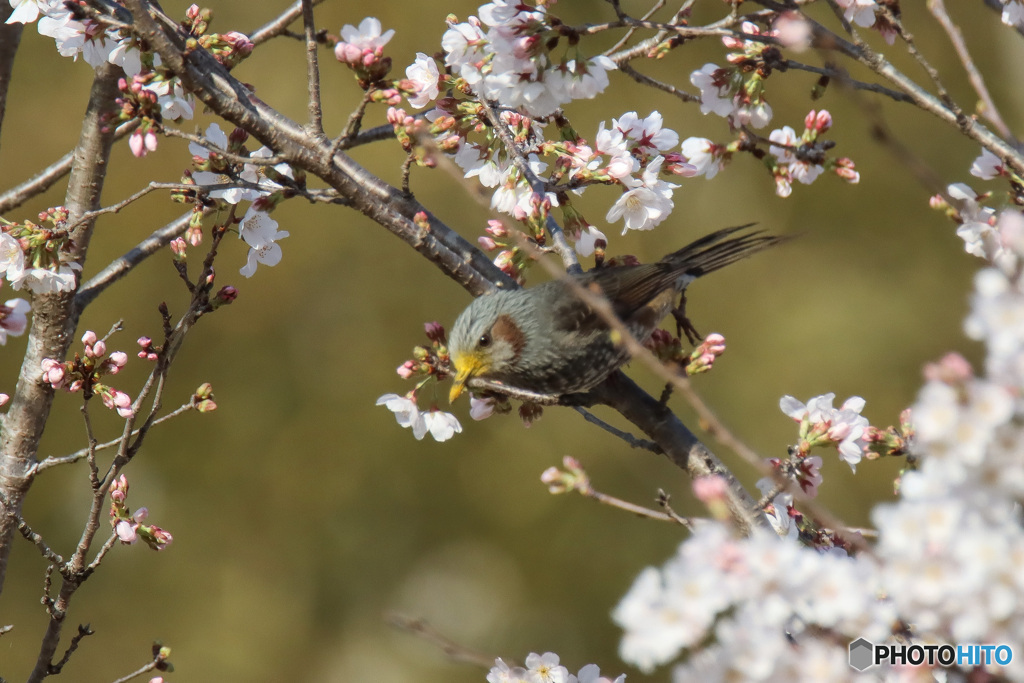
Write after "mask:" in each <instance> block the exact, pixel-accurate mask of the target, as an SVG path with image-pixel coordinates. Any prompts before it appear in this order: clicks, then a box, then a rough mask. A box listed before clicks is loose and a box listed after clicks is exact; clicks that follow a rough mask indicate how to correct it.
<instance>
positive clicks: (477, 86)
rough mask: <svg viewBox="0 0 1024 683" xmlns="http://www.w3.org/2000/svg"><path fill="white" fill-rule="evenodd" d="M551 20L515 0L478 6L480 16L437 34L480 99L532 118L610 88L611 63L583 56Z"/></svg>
mask: <svg viewBox="0 0 1024 683" xmlns="http://www.w3.org/2000/svg"><path fill="white" fill-rule="evenodd" d="M553 19H554V18H553V17H551V16H549V14H548V11H547V9H546V8H545V7H542V6H539V5H538V6H536V7H531V6H529V5H527V4H526V3H522V2H519V1H518V0H496V1H495V2H491V3H487V4H485V5H481V6H480V8H479V18H477V17H475V16H474V17H470V18H469V20H468V21H466V22H462V23H458V22H455V21H450V22H449V28H448V30H447V31H446V32H445V34H444V36H443V37H442V38H441V47H442V48H443V49H444V51H445V65H446V66H447V67H448V68H449V69H450V70H451V72H452V73H454V74H456V75H457V76H458V77H459V78H460V79H461V80H462V81H464V82H465V84H466V85H467V86H468V87H469V88H470V89H472V91H473V92H474V93H476V94H477V95H478V96H479V97H485V98H487V99H488V100H493V101H496V102H498V103H499V104H500V105H501V106H502V107H508V108H511V109H518V110H522V111H523V112H524V113H525V114H527V115H528V116H531V117H539V118H542V117H546V116H550V115H552V114H554V113H555V112H556V111H557V109H558V108H559V107H560V106H561V105H563V104H566V103H568V102H570V101H572V100H577V99H592V98H594V97H595V96H597V95H598V94H600V93H601V92H603V91H604V89H605V88H606V87H607V86H608V71H612V70H614V69H615V68H616V66H615V63H614V62H612V60H611V59H609V58H608V57H605V56H603V55H599V56H596V57H588V56H586V55H585V54H583V52H582V50H581V49H580V46H579V43H578V41H575V40H570V39H569V38H568V36H566V35H564V34H563V33H562V32H561V31H560V30H559V28H560V27H561V22H560V21H555V20H553ZM560 43H563V45H564V43H568V45H567V47H563V46H562V45H560ZM556 52H558V53H560V56H556ZM428 87H429V84H428Z"/></svg>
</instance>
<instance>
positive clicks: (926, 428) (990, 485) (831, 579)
mask: <svg viewBox="0 0 1024 683" xmlns="http://www.w3.org/2000/svg"><path fill="white" fill-rule="evenodd" d="M964 188H965V189H958V190H957V193H956V194H954V193H953V192H951V193H950V194H951V196H952V197H953V199H954V200H955V201H958V203H959V208H958V209H957V208H954V207H950V206H949V205H948V204H947V205H945V206H946V208H948V209H949V210H950V214H951V216H952V217H953V218H955V219H956V220H957V221H958V222H960V224H961V229H962V230H963V227H964V226H965V225H968V224H969V223H971V222H973V223H974V224H975V227H972V228H968V229H969V230H977V231H978V233H979V234H978V237H977V239H967V238H965V243H966V250H967V251H968V252H969V253H972V254H976V255H978V256H981V257H982V258H985V259H986V260H987V261H988V266H987V267H986V268H984V269H983V270H982V271H981V272H979V273H978V275H977V277H976V278H975V291H974V294H973V296H972V298H971V310H970V313H969V315H968V318H967V320H966V323H965V329H966V331H967V334H968V335H969V336H971V337H972V338H974V339H977V340H979V341H982V342H984V343H985V345H986V350H987V358H986V364H985V372H984V373H983V374H976V373H975V371H974V369H973V368H972V367H971V366H970V364H969V363H968V362H967V361H966V360H965V359H964V358H963V357H962V356H960V355H958V354H948V355H947V356H945V357H944V358H942V359H941V360H940V361H938V362H936V363H932V364H929V365H928V366H927V367H926V368H925V384H924V386H923V387H922V389H921V391H920V393H919V395H918V398H917V401H916V402H915V404H914V405H913V406H912V408H911V409H910V410H909V411H905V412H904V413H903V414H902V415H901V416H900V425H899V427H890V428H888V429H887V430H880V429H878V428H875V427H872V426H870V425H868V423H867V421H866V419H865V418H863V417H862V416H861V414H860V413H861V410H862V409H863V405H864V402H863V400H862V399H860V398H858V397H853V398H852V399H849V400H847V401H846V402H845V403H844V404H843V405H842V406H841V407H840V408H838V409H836V408H833V406H832V401H833V399H834V395H832V394H827V395H824V396H818V397H814V398H812V399H811V400H810V401H808V402H807V403H806V404H804V403H801V402H800V401H797V400H796V399H793V398H792V397H785V398H783V399H782V401H781V403H780V406H781V408H782V409H783V411H784V412H785V413H786V414H787V415H789V416H790V417H792V418H793V419H794V420H796V421H797V422H798V423H799V424H800V440H799V442H798V443H797V445H796V446H794V447H793V448H792V449H791V454H792V456H793V459H792V460H791V461H790V464H791V465H792V467H790V468H789V469H788V470H786V471H785V472H784V473H785V474H787V475H789V476H791V477H793V478H795V479H796V480H797V481H798V482H799V483H800V485H801V487H803V489H804V491H805V492H807V493H810V494H812V495H813V492H814V490H815V489H816V488H817V487H818V486H819V485H820V484H821V475H820V471H819V470H820V467H821V460H820V458H817V456H808V455H807V453H808V452H809V451H810V449H811V448H813V447H815V446H830V447H835V448H837V449H838V450H839V453H840V457H841V458H842V459H844V460H845V461H847V462H848V463H849V464H850V465H851V467H852V466H853V465H854V464H856V463H857V462H858V461H860V460H861V459H862V458H872V457H877V456H878V455H904V456H907V467H906V468H905V469H904V471H903V472H902V473H901V476H900V486H899V495H900V497H899V499H898V500H897V501H896V502H894V503H887V504H881V505H879V506H877V507H876V508H875V509H874V510H873V512H872V515H871V518H872V522H873V525H874V527H875V530H876V533H877V538H878V540H877V543H876V544H875V545H874V546H873V548H872V552H871V553H870V554H868V553H857V554H854V555H852V556H851V555H848V552H850V551H851V550H852V548H851V547H849V544H847V545H846V546H841V545H834V546H831V547H830V546H828V545H821V546H819V547H817V548H811V547H807V546H806V545H802V544H801V543H800V540H805V541H806V540H807V539H806V538H805V537H803V534H798V533H797V526H798V525H797V524H793V523H788V524H787V523H786V522H785V521H783V518H789V517H796V518H799V516H800V515H799V514H798V513H795V511H794V510H793V509H792V506H791V503H792V497H789V498H788V500H787V499H786V498H785V497H782V498H780V497H776V498H774V499H773V500H772V501H770V504H769V512H770V513H772V514H771V515H770V518H771V517H774V519H773V523H774V525H775V528H776V531H777V532H778V534H777V535H771V534H766V533H763V532H760V531H759V532H756V533H754V534H753V535H751V536H750V537H748V538H744V539H738V538H736V537H735V536H734V535H733V533H732V532H731V530H730V529H729V527H728V526H727V525H724V524H722V523H719V522H706V523H704V524H701V525H698V526H697V529H696V531H695V533H694V535H693V537H692V538H690V539H689V540H687V541H686V542H684V543H683V545H682V546H681V547H680V549H679V551H678V553H677V554H676V556H675V557H674V558H673V559H672V560H670V561H669V562H668V563H667V564H666V565H664V566H663V567H661V568H653V567H652V568H648V569H645V570H644V571H643V572H642V573H641V574H640V576H639V577H638V578H637V580H636V582H635V583H634V585H633V587H632V589H631V590H630V591H629V593H627V595H626V596H625V597H624V598H623V600H622V602H621V603H620V604H619V606H618V607H617V608H616V610H615V613H614V618H615V620H616V621H617V622H618V623H619V624H620V625H621V626H622V627H623V628H624V630H625V633H624V636H623V640H622V644H621V654H622V656H623V657H624V658H625V659H626V660H627V661H630V662H632V663H634V664H636V665H637V666H640V667H642V668H645V669H649V668H652V667H654V666H657V665H659V664H663V663H667V662H670V661H672V660H675V659H677V658H678V657H679V655H680V654H681V653H683V652H684V651H688V652H689V653H690V654H689V656H688V657H687V658H686V659H685V661H684V662H683V663H682V664H680V665H678V666H677V668H676V671H675V678H676V680H722V679H735V680H755V679H756V680H769V679H770V680H852V679H855V678H857V676H858V674H857V673H856V672H855V671H854V670H853V669H851V668H850V667H849V666H848V663H847V648H846V645H847V643H849V642H851V641H853V640H854V639H856V638H858V637H864V638H867V639H868V640H870V641H872V642H874V643H883V642H895V641H897V640H898V641H899V642H907V641H908V640H909V641H910V642H916V643H923V644H957V643H1019V642H1022V640H1024V614H1022V613H1021V612H1020V610H1019V609H1017V606H1019V605H1020V604H1021V603H1022V602H1024V578H1022V575H1021V573H1020V571H1019V566H1020V563H1021V562H1022V561H1024V526H1022V522H1021V518H1020V508H1019V501H1020V500H1021V499H1024V463H1022V461H1021V458H1020V452H1021V448H1022V446H1024V427H1022V425H1024V404H1022V403H1021V401H1020V399H1019V397H1020V395H1021V392H1022V391H1024V370H1022V368H1024V324H1021V323H1020V321H1022V320H1024V274H1022V269H1021V267H1020V264H1021V263H1022V259H1024V217H1022V216H1021V215H1020V213H1019V212H1018V211H1016V210H1015V209H1007V210H1004V211H1003V212H1002V213H1001V214H999V216H998V218H996V214H995V212H994V211H991V212H990V211H985V210H984V209H983V208H982V207H980V206H979V205H978V202H979V201H980V199H981V198H980V197H979V196H978V195H976V194H975V193H973V191H969V188H966V186H964ZM951 189H952V188H951ZM957 195H959V196H957ZM965 232H966V231H963V233H965ZM963 233H962V236H963ZM911 418H912V423H913V424H912V425H911ZM785 465H786V463H782V464H781V465H780V467H783V466H785ZM759 485H760V486H761V488H762V491H763V492H765V493H767V492H768V489H771V490H772V491H775V490H776V488H777V487H775V485H774V483H773V482H772V481H771V480H763V481H762V482H761V483H760V484H759ZM801 531H802V530H801ZM844 533H845V534H849V533H851V532H849V531H846V532H844ZM798 539H799V540H798ZM709 642H710V643H712V644H711V645H707V646H703V645H704V644H706V643H709ZM982 669H984V670H985V671H984V672H983V671H982ZM878 673H880V674H881V675H883V676H884V675H893V676H898V675H903V674H906V675H913V673H912V672H911V671H892V672H886V671H881V672H878ZM917 673H920V674H925V673H928V672H926V671H918V672H917ZM933 673H936V674H937V673H939V672H933ZM963 673H964V675H970V674H972V673H976V674H977V675H979V676H984V675H986V674H996V675H1000V676H1006V677H1007V678H1008V679H1011V680H1016V679H1020V678H1021V677H1024V663H1022V662H1019V661H1011V662H1010V664H1009V665H1008V666H1005V667H1001V668H999V669H995V668H994V667H993V668H990V667H989V666H988V665H982V666H979V667H978V668H977V670H975V671H974V672H972V671H971V670H970V669H968V670H967V671H964V672H963Z"/></svg>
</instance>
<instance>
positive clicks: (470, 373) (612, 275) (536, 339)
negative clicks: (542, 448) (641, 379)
mask: <svg viewBox="0 0 1024 683" xmlns="http://www.w3.org/2000/svg"><path fill="white" fill-rule="evenodd" d="M751 225H752V224H748V225H742V226H738V227H732V228H725V229H722V230H718V231H716V232H712V233H710V234H708V235H705V236H704V237H701V238H700V239H698V240H696V241H694V242H691V243H690V244H688V245H686V246H685V247H683V248H682V249H679V250H678V251H675V252H672V253H671V254H668V255H667V256H664V257H663V258H661V259H660V260H658V261H656V262H654V263H648V264H641V265H620V266H606V267H603V268H597V269H594V270H591V271H587V272H585V273H580V274H575V275H570V276H567V277H572V278H573V279H575V280H576V282H577V283H579V284H580V285H582V286H584V287H589V288H591V289H593V288H594V286H595V285H596V287H597V288H599V289H600V291H601V293H602V294H603V295H604V296H605V297H606V298H607V299H608V301H609V302H610V303H611V306H612V310H613V311H614V312H615V315H616V316H618V317H619V319H620V320H622V321H623V322H624V323H625V324H626V327H627V329H628V330H629V332H630V333H631V334H632V335H633V336H634V337H636V338H637V339H638V340H639V341H640V342H644V341H646V340H647V338H648V337H650V335H651V333H652V332H653V331H654V330H655V329H656V328H657V327H658V325H659V324H660V323H661V321H662V319H664V318H665V317H666V316H667V315H668V314H669V313H673V314H674V316H675V317H676V322H677V326H678V327H679V330H680V333H681V332H683V331H685V332H686V334H687V337H688V338H689V339H690V341H691V342H693V341H694V340H695V336H694V335H695V334H696V330H695V329H693V325H692V324H690V322H689V320H688V319H687V318H686V316H685V312H684V306H685V290H686V288H687V286H688V285H690V283H692V282H693V281H694V280H696V279H697V278H699V277H701V276H703V275H707V274H708V273H711V272H713V271H716V270H718V269H720V268H723V267H725V266H727V265H729V264H730V263H734V262H736V261H738V260H740V259H742V258H746V257H747V256H750V255H751V254H754V253H756V252H758V251H761V250H763V249H767V248H768V247H771V246H774V245H776V244H779V243H781V242H783V241H786V240H787V239H789V238H788V237H785V236H778V235H771V234H766V233H764V232H763V231H751V230H748V228H750V227H751ZM676 297H680V304H679V306H678V307H677V306H675V305H674V303H675V300H676ZM448 353H449V358H450V363H451V368H452V371H453V375H454V381H453V384H452V388H451V391H450V393H449V396H448V398H449V401H450V402H454V401H455V400H456V399H457V398H458V397H459V396H460V395H461V394H462V393H463V392H464V391H465V390H466V385H467V383H468V382H469V381H470V380H471V379H473V378H480V379H483V380H486V381H488V382H490V383H492V384H493V383H497V384H502V385H505V386H507V387H511V388H513V389H518V390H521V391H523V392H527V393H532V394H539V395H544V396H562V395H566V394H574V393H580V392H584V391H587V390H589V389H591V388H593V387H594V386H596V385H598V384H600V383H601V382H602V381H603V380H604V379H606V378H607V377H608V376H609V375H611V374H612V373H613V372H614V371H615V370H617V369H618V368H619V367H620V366H621V365H622V364H623V363H625V362H626V361H627V360H629V352H628V351H627V350H626V348H625V347H624V345H622V344H621V343H616V341H615V336H614V335H613V334H612V333H611V328H610V327H609V326H608V324H607V322H606V321H605V320H604V319H602V318H601V317H600V315H598V314H597V313H595V312H594V311H593V310H592V309H591V307H590V306H588V305H587V304H585V303H584V302H583V301H582V300H581V299H580V298H579V297H578V296H576V294H575V293H574V292H573V291H572V288H571V286H570V285H569V284H568V283H566V282H565V281H563V280H561V279H558V280H552V281H550V282H545V283H543V284H541V285H537V286H536V287H530V288H527V289H515V290H502V291H497V292H493V293H491V294H484V295H482V296H479V297H477V298H476V299H474V300H473V301H472V302H471V303H470V304H469V306H467V307H466V309H465V310H463V311H462V313H461V314H459V316H458V318H456V320H455V324H454V325H453V326H452V332H451V335H449V342H448Z"/></svg>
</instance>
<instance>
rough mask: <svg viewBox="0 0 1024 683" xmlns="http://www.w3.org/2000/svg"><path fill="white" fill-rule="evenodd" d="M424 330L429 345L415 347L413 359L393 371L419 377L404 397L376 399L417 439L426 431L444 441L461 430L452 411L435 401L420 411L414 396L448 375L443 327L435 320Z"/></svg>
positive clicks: (409, 376) (407, 377)
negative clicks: (441, 407) (447, 411)
mask: <svg viewBox="0 0 1024 683" xmlns="http://www.w3.org/2000/svg"><path fill="white" fill-rule="evenodd" d="M424 331H425V332H426V335H427V339H428V340H429V341H430V346H417V347H416V348H414V349H413V357H412V359H411V360H407V361H405V362H404V363H402V364H401V365H399V366H398V369H397V370H396V372H397V373H398V375H399V377H401V378H403V379H412V378H414V377H415V378H422V379H419V381H418V383H417V384H416V387H415V388H414V389H413V390H412V391H410V392H408V393H407V394H405V395H404V396H399V395H398V394H384V395H383V396H381V397H380V398H378V399H377V405H379V406H380V405H382V406H385V407H386V408H387V409H388V410H390V411H391V412H392V413H394V414H395V419H396V420H397V421H398V424H399V426H401V427H408V428H410V429H412V434H413V436H414V437H416V440H417V441H419V440H421V439H422V438H423V437H424V436H426V435H427V433H428V432H429V433H430V435H431V436H432V437H434V440H435V441H447V440H448V439H450V438H452V437H453V436H455V435H456V434H458V433H460V432H462V425H461V424H460V423H459V421H458V419H457V418H456V417H455V416H454V415H452V414H451V413H446V412H443V411H441V410H438V408H437V405H436V404H433V405H431V407H430V409H429V410H420V408H419V405H418V403H417V396H418V394H419V392H420V391H421V390H422V389H423V388H424V387H425V386H426V385H427V384H429V383H432V382H433V386H436V383H437V382H440V381H441V380H443V379H445V378H447V377H448V363H449V358H448V346H447V345H448V338H447V335H446V334H445V329H444V327H443V326H441V325H440V324H439V323H436V322H430V323H426V325H424ZM477 419H482V418H477Z"/></svg>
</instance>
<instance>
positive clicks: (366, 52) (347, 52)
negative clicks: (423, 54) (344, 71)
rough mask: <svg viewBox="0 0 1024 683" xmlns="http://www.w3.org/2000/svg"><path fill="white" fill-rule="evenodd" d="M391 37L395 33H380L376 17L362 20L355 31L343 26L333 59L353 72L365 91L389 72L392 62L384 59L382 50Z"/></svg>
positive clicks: (351, 27) (379, 24)
mask: <svg viewBox="0 0 1024 683" xmlns="http://www.w3.org/2000/svg"><path fill="white" fill-rule="evenodd" d="M393 35H395V31H394V29H388V30H387V31H384V32H383V33H381V23H380V20H379V19H376V18H375V17H367V18H365V19H363V20H362V21H361V22H360V23H359V26H358V27H355V26H351V25H349V24H346V25H345V26H343V27H342V29H341V38H340V39H336V42H335V45H334V56H335V57H337V59H338V61H339V62H341V63H342V64H344V65H346V66H347V67H348V68H350V69H352V71H353V72H355V74H356V78H357V79H358V80H359V83H360V85H361V86H362V87H363V88H364V89H369V88H370V85H371V84H373V83H376V82H377V81H380V80H381V79H383V78H384V77H385V76H387V74H388V72H389V71H391V58H390V57H385V56H384V46H385V45H387V43H388V41H390V40H391V37H392V36H393Z"/></svg>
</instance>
